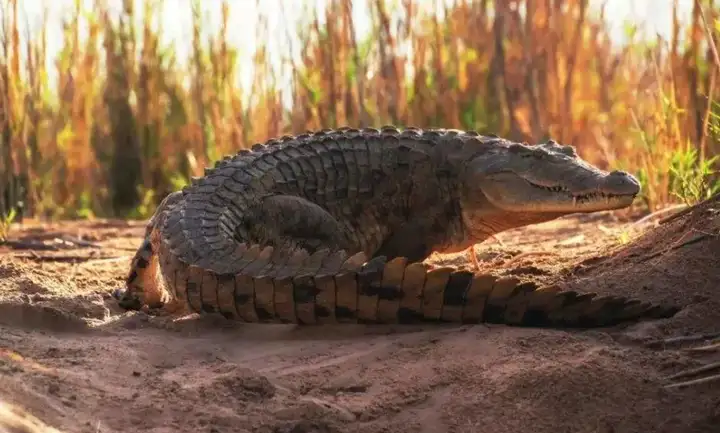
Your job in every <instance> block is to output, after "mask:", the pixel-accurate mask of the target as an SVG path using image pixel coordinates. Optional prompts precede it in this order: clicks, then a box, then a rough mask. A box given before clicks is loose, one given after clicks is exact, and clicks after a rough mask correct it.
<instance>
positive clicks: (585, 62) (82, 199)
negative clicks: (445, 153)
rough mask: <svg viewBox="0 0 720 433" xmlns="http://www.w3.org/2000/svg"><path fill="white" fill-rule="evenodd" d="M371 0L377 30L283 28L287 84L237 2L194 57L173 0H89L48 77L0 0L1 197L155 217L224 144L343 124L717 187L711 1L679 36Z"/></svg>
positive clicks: (311, 18) (562, 16) (583, 18)
mask: <svg viewBox="0 0 720 433" xmlns="http://www.w3.org/2000/svg"><path fill="white" fill-rule="evenodd" d="M358 1H364V2H366V3H367V7H368V10H369V11H371V13H372V23H373V24H372V32H371V34H370V37H369V38H368V39H366V40H361V39H359V37H358V36H357V32H356V31H355V23H354V22H353V16H352V14H351V13H350V11H351V8H352V1H350V0H328V2H327V8H326V9H325V10H311V11H310V12H309V14H308V15H307V16H305V17H304V19H303V20H304V21H303V23H301V24H300V25H291V26H290V28H291V29H299V30H297V31H291V32H289V33H288V34H287V35H285V36H286V44H285V46H286V48H287V53H286V54H287V55H285V61H286V63H287V65H289V66H291V67H292V69H291V71H292V84H291V86H290V88H289V89H283V88H281V87H280V86H279V85H278V84H277V83H279V82H281V77H279V76H278V74H279V72H278V71H277V70H274V69H272V68H271V67H270V64H271V62H270V60H269V58H270V54H271V53H270V52H269V47H268V45H267V42H266V41H267V40H268V38H267V32H268V29H267V26H266V25H264V23H265V22H266V21H265V20H264V19H263V17H260V20H259V21H258V22H259V26H258V28H259V38H258V40H259V41H261V43H260V45H258V46H257V47H255V49H256V51H255V54H254V56H253V63H254V75H253V80H252V84H251V85H250V86H249V87H243V86H241V85H240V84H239V80H238V74H239V70H238V68H239V67H243V65H239V64H238V62H237V56H238V51H237V49H238V47H233V46H231V45H230V44H229V43H228V42H227V39H228V38H227V36H226V28H227V26H229V25H238V23H229V22H228V19H227V17H228V13H227V12H228V10H229V9H228V8H229V7H230V6H228V5H229V4H230V2H227V1H226V2H224V3H223V6H222V7H223V12H224V13H223V16H224V18H225V20H224V22H223V25H222V26H221V27H220V28H219V29H213V30H216V31H213V32H207V30H208V29H203V22H202V20H200V19H199V16H200V14H199V12H200V8H199V6H197V4H200V3H198V2H196V6H195V7H194V9H193V12H194V16H195V21H194V27H193V40H192V52H191V58H190V59H188V60H189V61H188V62H186V63H187V65H188V66H187V67H185V66H180V64H181V62H178V61H177V60H178V59H177V58H176V56H175V54H174V50H173V47H168V46H163V45H161V44H160V42H159V35H161V34H162V32H163V30H162V28H161V27H159V26H158V25H157V24H156V23H157V21H158V20H157V19H156V17H157V14H158V10H159V9H158V4H157V2H153V1H149V0H148V1H147V2H135V3H133V2H132V1H128V0H125V2H124V11H123V13H122V14H120V16H119V17H118V16H115V15H112V14H110V13H109V12H108V9H107V7H106V6H104V2H102V1H101V0H97V1H96V4H95V6H94V7H93V8H92V9H91V10H88V11H84V10H82V9H80V8H78V9H77V10H76V13H75V16H72V17H70V18H68V19H67V20H66V21H65V23H64V28H65V32H64V40H63V49H62V51H61V52H60V53H59V54H58V56H57V58H55V59H54V65H55V67H56V68H57V73H58V77H59V79H58V85H57V87H55V88H51V87H50V84H49V82H48V80H47V74H48V71H47V70H45V65H46V59H47V56H48V54H47V52H46V43H47V35H45V34H42V35H36V36H33V37H29V38H27V41H28V42H27V44H21V43H20V38H19V31H20V30H19V25H18V23H19V19H20V16H19V14H18V2H17V0H0V5H2V28H1V29H0V36H1V37H2V40H1V41H0V42H1V46H0V113H1V114H0V116H2V117H0V176H1V180H0V214H7V213H8V212H9V209H10V208H12V207H15V206H16V205H17V202H18V201H22V202H23V203H22V206H21V209H20V210H21V214H24V215H26V216H27V215H38V216H46V217H91V216H95V215H97V216H108V215H115V216H123V217H145V216H147V215H148V213H149V212H151V211H152V209H153V205H154V204H155V203H157V202H158V200H159V199H161V198H162V196H164V195H165V194H167V193H168V192H170V191H172V190H175V189H177V188H179V187H180V186H182V185H183V184H184V183H185V182H187V181H188V179H189V177H190V176H193V175H200V174H202V170H203V167H204V166H207V165H211V164H212V162H213V161H214V160H217V159H218V158H219V157H221V156H222V155H223V154H226V153H230V152H233V151H235V150H237V149H238V148H241V147H248V146H249V145H252V144H253V143H255V142H258V141H264V140H266V139H268V138H270V137H272V136H277V135H282V134H286V133H299V132H302V131H305V130H307V129H318V128H326V127H334V126H339V125H344V124H347V125H370V126H380V125H382V124H387V123H394V124H399V125H410V124H412V125H418V126H443V127H457V128H465V129H475V130H478V131H480V132H485V133H490V132H492V133H497V134H498V135H503V136H507V137H509V138H513V139H517V140H527V141H537V140H543V139H546V138H548V137H551V136H552V137H553V138H554V139H556V140H558V141H563V142H567V143H571V144H574V145H576V146H577V147H578V148H579V151H580V153H581V154H582V155H583V156H584V157H585V158H587V159H588V160H590V161H592V162H594V163H596V164H599V165H600V166H602V167H604V168H610V167H613V168H623V169H627V170H630V171H632V172H634V173H637V174H638V175H639V176H640V177H641V180H642V182H643V184H644V191H645V194H644V201H643V202H644V204H645V205H646V206H647V207H648V208H649V210H654V209H656V208H658V207H660V206H663V205H665V204H668V203H670V202H673V201H679V200H690V201H692V200H698V199H700V198H702V197H704V196H707V195H708V194H709V192H708V191H709V190H710V189H711V186H710V185H711V184H709V183H707V179H709V178H710V179H711V176H710V177H708V176H706V175H707V174H709V173H710V172H711V171H712V169H713V164H714V163H713V161H712V160H709V158H710V157H712V156H713V155H717V154H718V153H720V133H718V132H720V109H719V108H718V107H720V106H719V105H713V101H714V102H716V103H717V101H720V99H718V96H720V91H719V90H718V87H720V85H718V83H717V81H718V72H719V71H720V62H718V61H717V58H716V52H715V51H713V45H712V44H708V41H709V40H710V39H711V38H713V39H714V40H715V41H717V39H718V36H719V35H720V24H719V23H720V21H718V8H717V7H716V6H714V5H713V4H712V3H713V2H712V1H708V0H698V1H697V3H696V5H695V7H694V10H693V15H692V21H691V23H690V24H689V25H688V26H687V27H682V26H681V25H680V24H679V23H678V22H677V21H676V22H675V25H674V28H673V36H672V38H671V40H669V41H663V40H653V41H642V40H639V39H637V40H636V39H632V40H631V42H630V43H629V44H628V45H626V46H618V45H615V44H614V43H613V42H612V41H611V39H610V37H609V34H608V24H607V22H608V20H609V19H611V18H609V17H605V16H604V14H603V13H600V14H596V13H594V12H593V11H592V10H590V9H589V6H588V1H587V0H564V1H552V2H551V1H549V0H517V1H512V2H506V1H499V0H495V1H489V0H478V1H468V0H466V1H455V2H454V3H453V4H452V5H449V6H445V7H444V9H443V10H442V14H441V16H439V15H437V14H434V13H428V12H424V11H421V10H419V9H418V7H417V3H416V2H414V1H408V0H404V1H401V2H384V1H382V0H355V2H358ZM78 3H79V2H78ZM439 3H440V4H442V2H439ZM136 7H142V8H143V12H144V13H143V20H142V23H141V25H139V26H136V25H135V24H134V23H135V22H136V19H135V18H136V16H137V13H138V11H137V10H136ZM443 16H444V18H443ZM320 17H324V19H323V20H321V19H320ZM47 19H58V18H57V17H48V18H47ZM84 24H86V25H87V27H88V29H89V31H88V34H87V37H81V32H80V26H81V25H84ZM263 32H264V33H263ZM206 34H211V36H210V37H209V38H208V37H205V36H203V35H206ZM628 35H632V31H631V29H629V30H628ZM294 47H295V48H298V47H299V48H300V51H301V55H300V57H299V59H297V58H292V57H291V56H290V55H289V53H290V52H291V50H292V49H293V48H294ZM21 54H23V55H25V56H27V61H26V62H21V61H20V57H21ZM410 54H412V55H410ZM284 92H290V94H286V93H284ZM283 97H285V98H289V99H290V100H292V101H293V105H292V107H291V108H290V109H287V108H286V107H285V106H284V105H283V102H282V101H283ZM713 106H714V107H715V108H714V112H713ZM713 131H716V133H713ZM693 152H694V153H693ZM703 161H706V162H705V163H704V165H703V164H702V162H703Z"/></svg>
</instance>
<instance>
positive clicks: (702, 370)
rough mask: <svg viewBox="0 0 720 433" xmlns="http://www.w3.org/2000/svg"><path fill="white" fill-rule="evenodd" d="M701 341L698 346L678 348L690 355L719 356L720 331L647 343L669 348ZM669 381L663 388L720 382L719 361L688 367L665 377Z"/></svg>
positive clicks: (650, 345) (656, 346)
mask: <svg viewBox="0 0 720 433" xmlns="http://www.w3.org/2000/svg"><path fill="white" fill-rule="evenodd" d="M694 342H702V344H701V345H699V346H692V347H683V348H681V349H680V350H682V351H683V352H685V353H687V354H691V355H700V356H704V357H711V358H716V357H713V356H712V355H718V356H719V357H720V333H716V334H698V335H690V336H683V337H674V338H667V339H664V340H658V341H654V342H651V343H648V346H649V347H655V348H670V347H672V346H677V345H680V346H685V345H688V344H689V343H694ZM665 379H666V380H667V381H669V382H670V383H668V384H666V385H665V386H664V387H665V388H686V387H689V386H696V385H702V384H706V383H711V382H720V361H714V362H709V363H707V364H705V365H703V366H701V367H696V368H689V369H687V370H683V371H681V372H679V373H676V374H673V375H672V376H668V377H667V378H665Z"/></svg>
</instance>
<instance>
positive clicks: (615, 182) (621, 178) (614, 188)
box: [604, 170, 640, 195]
mask: <svg viewBox="0 0 720 433" xmlns="http://www.w3.org/2000/svg"><path fill="white" fill-rule="evenodd" d="M604 187H605V188H604V189H605V190H606V192H608V193H610V194H616V195H637V194H639V193H640V181H639V180H638V179H637V178H636V177H635V176H633V175H632V174H630V173H628V172H626V171H622V170H615V171H613V172H611V173H610V174H609V175H608V176H607V178H606V182H605V185H604Z"/></svg>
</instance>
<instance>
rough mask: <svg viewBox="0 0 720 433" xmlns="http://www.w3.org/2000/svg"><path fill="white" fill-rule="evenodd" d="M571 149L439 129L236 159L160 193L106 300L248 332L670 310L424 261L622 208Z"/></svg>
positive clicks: (341, 138)
mask: <svg viewBox="0 0 720 433" xmlns="http://www.w3.org/2000/svg"><path fill="white" fill-rule="evenodd" d="M639 191H640V186H639V183H638V181H637V180H636V179H635V178H634V177H633V176H631V175H630V174H627V173H624V172H620V171H614V172H611V173H607V172H604V171H602V170H599V169H598V168H596V167H593V166H592V165H590V164H588V163H587V162H585V161H583V160H582V159H581V158H579V157H578V155H577V154H576V152H575V150H574V148H572V147H571V146H562V145H559V144H557V143H555V142H553V141H548V142H547V143H544V144H540V145H535V146H529V145H525V144H521V143H515V142H511V141H508V140H505V139H502V138H499V137H497V136H481V135H479V134H478V133H475V132H464V131H458V130H448V129H418V128H412V127H411V128H405V129H400V128H396V127H393V126H385V127H382V128H381V129H373V128H363V129H352V128H347V127H345V128H339V129H334V130H331V129H326V130H322V131H319V132H314V133H310V132H309V133H306V134H302V135H299V136H285V137H282V138H279V139H273V140H270V141H268V142H267V143H265V144H256V145H254V146H253V147H252V149H249V150H241V151H239V152H238V153H237V154H235V155H234V156H228V157H226V158H225V159H223V160H221V161H219V162H218V163H216V164H215V167H214V168H212V169H206V172H205V176H203V177H201V178H198V179H193V182H192V184H191V185H189V186H187V187H186V188H184V189H183V190H182V191H178V192H174V193H172V194H170V195H168V196H167V197H166V198H165V199H164V200H163V202H162V203H161V204H160V205H159V206H158V208H157V210H156V212H155V214H154V215H153V216H152V218H151V219H150V221H149V222H148V225H147V229H146V234H145V239H144V241H143V244H142V245H141V247H140V248H139V249H138V252H137V254H136V255H135V257H134V259H133V261H132V265H131V268H130V271H129V276H128V278H127V281H126V287H125V288H124V289H122V290H119V291H118V293H117V294H116V297H117V298H118V299H119V302H120V305H122V306H124V307H125V308H128V309H137V308H141V307H143V306H146V305H147V306H150V307H161V306H165V307H166V308H170V309H177V308H178V307H182V308H185V309H187V310H189V311H192V312H197V313H221V314H222V315H224V316H225V317H227V318H228V319H234V320H240V321H244V322H268V323H271V322H274V323H297V324H322V323H338V322H344V323H420V322H455V323H480V322H490V323H506V324H513V325H524V326H565V327H576V326H578V327H591V326H605V325H612V324H615V323H619V322H622V321H626V320H637V319H641V318H663V317H669V316H672V315H673V314H675V312H677V308H675V307H671V306H659V305H650V304H647V303H643V302H640V301H637V300H631V299H626V298H618V297H598V296H596V295H595V294H592V293H587V294H579V293H577V292H561V291H559V290H558V289H557V288H555V287H538V286H537V285H536V284H535V283H532V282H521V280H519V279H517V278H514V277H502V278H497V277H495V276H492V275H489V274H481V273H474V272H471V271H468V270H464V269H455V268H450V267H443V268H431V267H430V266H428V265H426V264H424V263H422V262H423V260H424V259H426V258H427V257H428V256H429V255H430V254H431V253H433V252H441V253H447V252H459V251H463V250H465V249H467V248H469V247H472V246H473V245H474V244H476V243H479V242H482V241H483V240H485V239H487V238H488V237H490V236H492V235H493V234H496V233H499V232H502V231H504V230H507V229H510V228H514V227H521V226H525V225H529V224H535V223H540V222H544V221H549V220H552V219H555V218H557V217H560V216H563V215H566V214H570V213H578V212H596V211H602V210H609V209H619V208H623V207H627V206H629V205H630V204H631V203H632V202H633V200H634V198H635V197H636V195H637V194H638V193H639Z"/></svg>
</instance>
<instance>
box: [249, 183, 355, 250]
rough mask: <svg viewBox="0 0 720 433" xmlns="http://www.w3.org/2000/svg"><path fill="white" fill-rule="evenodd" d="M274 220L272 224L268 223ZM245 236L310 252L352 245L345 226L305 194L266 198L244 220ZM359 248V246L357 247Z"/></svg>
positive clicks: (281, 246)
mask: <svg viewBox="0 0 720 433" xmlns="http://www.w3.org/2000/svg"><path fill="white" fill-rule="evenodd" d="M268 221H272V222H273V223H272V224H267V222H268ZM241 230H244V231H245V233H244V234H245V236H241V238H246V239H247V238H249V239H252V240H253V241H257V242H258V243H259V244H263V245H272V246H274V247H275V248H279V247H280V248H291V249H296V248H302V249H305V250H307V251H308V252H309V253H311V254H312V253H313V252H315V251H317V250H319V249H323V248H328V249H330V250H331V251H336V250H341V249H348V248H350V245H349V242H348V239H350V234H349V233H346V230H345V229H344V227H343V226H342V225H341V224H340V223H339V222H338V220H337V219H335V217H333V216H332V215H331V214H330V213H329V212H328V211H326V210H325V209H323V208H322V207H321V206H319V205H317V204H315V203H313V202H311V201H308V200H306V199H304V198H302V197H297V196H289V195H274V196H270V197H267V198H265V199H264V200H263V201H262V203H261V204H260V205H259V206H258V207H257V208H256V209H254V212H250V213H249V215H248V216H247V217H246V218H245V220H244V221H243V227H242V228H241ZM353 249H355V248H353Z"/></svg>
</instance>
